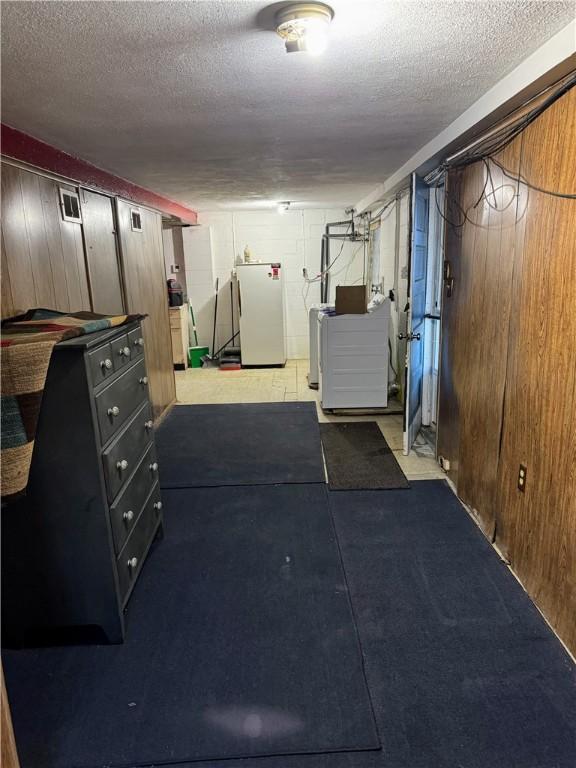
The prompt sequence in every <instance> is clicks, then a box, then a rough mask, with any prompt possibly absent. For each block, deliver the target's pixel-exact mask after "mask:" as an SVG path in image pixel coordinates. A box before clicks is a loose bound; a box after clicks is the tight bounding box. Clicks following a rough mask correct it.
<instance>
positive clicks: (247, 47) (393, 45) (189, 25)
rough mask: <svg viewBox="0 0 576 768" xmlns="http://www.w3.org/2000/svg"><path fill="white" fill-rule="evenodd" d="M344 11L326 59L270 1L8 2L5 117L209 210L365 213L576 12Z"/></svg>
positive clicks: (355, 2) (391, 4) (503, 6)
mask: <svg viewBox="0 0 576 768" xmlns="http://www.w3.org/2000/svg"><path fill="white" fill-rule="evenodd" d="M331 4H332V6H333V7H334V9H335V11H336V15H335V18H334V21H333V24H332V29H331V43H330V47H329V49H328V51H327V52H326V53H325V54H324V55H323V56H321V57H317V58H314V57H309V56H308V55H306V54H301V53H300V54H286V53H285V52H284V49H283V45H282V41H281V40H280V39H279V38H278V37H277V36H276V35H275V34H274V33H273V32H270V31H265V30H263V29H262V18H263V16H262V9H263V8H265V6H266V5H267V4H266V2H252V0H245V1H244V2H243V1H242V0H236V1H235V2H232V1H228V0H222V1H218V0H200V1H197V2H3V3H2V120H3V122H4V123H7V124H9V125H12V126H13V127H15V128H19V129H20V130H23V131H25V132H27V133H30V134H32V135H33V136H36V137H38V138H41V139H44V140H45V141H48V142H50V143H52V144H54V145H56V146H57V147H59V148H61V149H64V150H65V151H67V152H69V153H71V154H75V155H78V156H80V157H82V158H84V159H86V160H89V161H91V162H92V163H94V164H95V165H98V166H100V167H102V168H104V169H106V170H109V171H112V172H114V173H116V174H118V175H120V176H123V177H125V178H127V179H130V180H131V181H134V182H137V183H139V184H142V185H144V186H147V187H150V188H152V189H154V190H156V191H158V192H161V193H163V194H165V195H168V196H170V197H172V198H174V199H176V200H180V201H182V202H184V203H187V204H189V205H191V206H193V207H196V208H199V209H206V208H211V207H216V206H220V205H224V206H229V207H245V206H260V205H262V204H263V203H265V202H266V201H271V200H292V201H296V202H299V203H302V204H307V205H315V204H318V205H327V204H339V205H340V204H349V203H354V202H356V201H357V200H358V199H360V198H361V197H362V196H363V195H364V194H366V193H368V192H369V191H370V190H371V189H372V188H373V187H374V186H375V184H377V183H378V182H381V181H383V180H384V179H385V177H386V176H387V175H388V174H390V173H391V172H392V171H394V170H395V169H396V168H398V167H399V166H400V165H401V164H402V162H403V161H405V160H406V159H407V158H408V157H409V156H410V155H411V154H412V153H413V152H414V151H415V150H416V149H418V148H419V147H420V146H421V145H423V144H424V143H425V142H426V141H428V140H429V139H431V138H432V137H433V136H434V135H436V134H437V133H438V132H439V131H440V130H441V129H442V128H444V127H445V126H446V125H447V124H449V123H450V122H451V121H452V120H454V118H456V117H457V116H458V115H459V114H460V113H462V112H463V111H464V110H465V109H466V108H467V107H468V106H470V104H472V103H473V102H474V101H475V100H476V99H477V98H478V97H479V96H480V95H482V94H483V93H484V92H485V91H486V90H487V89H488V88H490V87H491V86H492V85H493V84H494V83H495V82H496V81H498V80H499V79H500V78H501V77H502V76H504V75H505V74H507V73H508V72H509V71H510V70H511V69H513V68H514V67H515V66H516V65H517V64H518V63H520V61H522V59H524V58H525V57H526V56H527V55H528V54H530V53H531V52H532V51H533V50H535V49H536V48H537V47H538V46H539V45H541V44H542V43H544V42H545V41H546V40H547V39H548V38H550V37H551V36H552V35H553V34H554V33H555V32H557V31H558V30H559V29H560V28H562V27H563V26H564V25H565V24H567V23H568V22H569V21H570V20H571V19H572V18H573V16H574V3H573V2H556V1H555V0H546V1H544V2H532V1H531V0H495V1H493V0H475V1H474V2H468V0H452V2H443V1H442V0H430V1H420V0H418V1H417V2H413V1H410V2H406V1H404V2H397V1H394V0H390V1H388V0H333V1H332V3H331ZM264 16H265V14H264Z"/></svg>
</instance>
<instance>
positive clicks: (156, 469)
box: [150, 461, 158, 472]
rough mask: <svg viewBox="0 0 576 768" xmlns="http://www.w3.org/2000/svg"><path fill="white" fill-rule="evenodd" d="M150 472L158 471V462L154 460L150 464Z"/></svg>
mask: <svg viewBox="0 0 576 768" xmlns="http://www.w3.org/2000/svg"><path fill="white" fill-rule="evenodd" d="M150 472H158V462H156V461H154V462H153V463H152V464H150Z"/></svg>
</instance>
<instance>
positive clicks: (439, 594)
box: [193, 481, 576, 768]
mask: <svg viewBox="0 0 576 768" xmlns="http://www.w3.org/2000/svg"><path fill="white" fill-rule="evenodd" d="M330 502H331V506H332V510H333V515H334V519H335V523H336V530H337V534H338V539H339V541H340V547H341V551H342V555H343V561H344V566H345V572H346V576H347V580H348V586H349V589H350V594H351V597H352V605H353V609H354V612H355V616H356V621H357V625H358V628H359V632H360V641H361V645H362V650H363V653H364V659H365V670H366V674H367V679H368V686H369V689H370V695H371V699H372V703H373V705H374V711H375V714H376V722H377V727H378V731H379V733H380V739H381V742H382V750H381V751H380V752H350V753H332V754H323V755H300V756H291V757H290V756H286V757H266V758H259V759H257V760H255V759H248V760H236V761H234V762H233V763H232V764H231V763H230V762H226V761H213V762H206V763H201V764H200V765H198V764H195V765H194V766H193V768H574V766H575V765H576V760H575V757H576V671H575V667H574V664H573V663H572V661H571V659H570V657H569V656H568V654H567V653H566V652H565V651H564V649H563V648H562V645H561V644H560V642H559V641H558V640H557V638H556V637H555V636H554V634H553V633H552V632H551V630H550V629H549V627H548V626H547V624H546V623H545V621H544V620H543V618H542V617H541V616H540V614H539V612H538V611H537V610H536V608H535V607H534V605H533V604H532V602H531V601H530V599H529V598H528V596H527V595H526V593H525V592H524V591H523V589H522V587H521V586H520V585H519V584H518V582H517V581H516V579H515V578H514V577H513V575H512V574H511V573H510V572H509V570H508V568H507V567H506V566H505V565H504V564H503V563H502V562H501V561H500V559H499V558H498V556H497V554H496V552H495V551H494V550H493V549H492V547H491V546H490V544H489V543H488V542H487V541H486V539H485V538H484V536H483V535H482V534H481V533H480V531H479V530H478V528H477V527H476V526H475V525H474V523H473V522H472V520H471V519H470V518H469V517H468V515H467V513H466V512H465V510H464V509H463V508H462V506H461V505H460V504H459V502H458V500H457V499H456V498H455V497H454V495H453V494H452V492H451V491H450V489H449V488H448V486H447V485H446V484H445V483H444V482H442V481H421V482H412V487H411V489H410V490H399V491H339V492H336V493H331V494H330Z"/></svg>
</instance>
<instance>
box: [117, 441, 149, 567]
mask: <svg viewBox="0 0 576 768" xmlns="http://www.w3.org/2000/svg"><path fill="white" fill-rule="evenodd" d="M156 463H157V461H156V450H155V447H154V445H151V446H150V447H149V448H148V450H147V451H146V453H145V454H144V456H143V457H142V460H141V461H140V464H139V465H138V468H137V469H136V472H135V473H134V474H133V475H132V477H131V478H130V482H129V483H128V485H127V486H126V487H125V488H124V490H123V491H122V493H121V494H120V496H118V498H117V499H116V501H115V502H114V503H113V504H112V505H111V506H110V523H111V525H112V535H113V537H114V551H115V552H116V553H118V552H120V550H121V549H122V547H123V546H124V542H125V541H126V539H127V538H128V534H129V533H130V531H131V530H132V528H134V526H135V525H136V522H137V520H138V516H139V515H140V512H141V510H142V507H143V506H144V502H145V501H146V499H147V498H148V496H149V495H150V491H151V490H152V488H153V486H154V485H155V483H157V482H158V471H157V470H156V471H154V470H152V469H150V467H151V466H154V464H156Z"/></svg>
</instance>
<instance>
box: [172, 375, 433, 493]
mask: <svg viewBox="0 0 576 768" xmlns="http://www.w3.org/2000/svg"><path fill="white" fill-rule="evenodd" d="M307 373H308V360H288V362H287V363H286V366H285V367H284V368H250V369H244V370H241V371H221V370H219V369H218V368H217V367H214V368H188V369H187V370H186V371H176V397H177V400H178V402H179V403H186V404H192V403H204V404H209V403H274V402H286V401H289V400H299V401H302V400H311V401H313V402H315V403H316V408H317V411H318V420H319V421H335V422H338V421H376V422H377V424H378V426H379V427H380V429H381V430H382V434H383V435H384V437H385V438H386V440H387V442H388V445H389V446H390V448H391V449H392V450H393V451H394V454H395V456H396V458H397V460H398V463H399V464H400V466H401V467H402V470H403V471H404V473H405V475H406V477H407V478H408V480H432V479H435V478H444V477H445V475H444V473H443V472H442V470H441V469H440V467H439V466H438V464H437V462H436V460H435V458H434V451H433V448H432V446H430V445H429V444H428V443H427V442H426V441H425V440H424V438H423V437H421V436H419V437H418V439H417V440H416V444H415V446H414V449H413V450H412V451H411V452H410V455H409V456H404V454H403V453H402V416H400V415H391V414H388V415H368V416H350V415H345V416H344V415H342V416H335V415H333V414H327V413H324V412H323V411H322V409H321V408H320V404H319V403H318V393H317V392H316V391H315V390H313V389H310V388H309V387H308V382H307V379H306V375H307Z"/></svg>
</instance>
